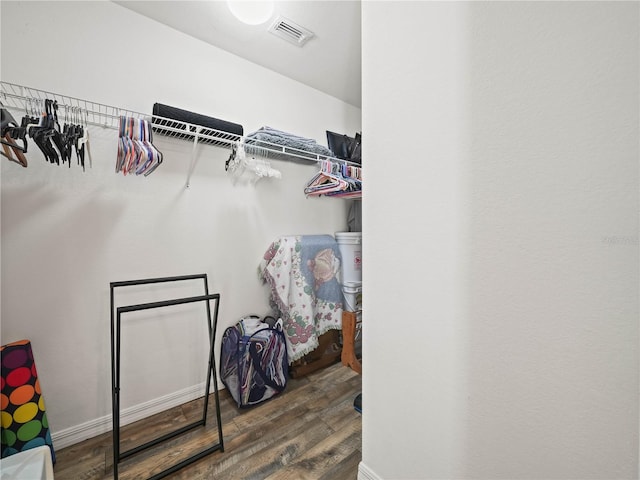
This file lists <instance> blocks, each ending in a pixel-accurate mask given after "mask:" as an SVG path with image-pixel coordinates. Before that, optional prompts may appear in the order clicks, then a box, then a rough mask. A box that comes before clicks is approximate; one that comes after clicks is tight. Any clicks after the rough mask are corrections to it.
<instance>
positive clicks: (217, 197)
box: [0, 2, 360, 448]
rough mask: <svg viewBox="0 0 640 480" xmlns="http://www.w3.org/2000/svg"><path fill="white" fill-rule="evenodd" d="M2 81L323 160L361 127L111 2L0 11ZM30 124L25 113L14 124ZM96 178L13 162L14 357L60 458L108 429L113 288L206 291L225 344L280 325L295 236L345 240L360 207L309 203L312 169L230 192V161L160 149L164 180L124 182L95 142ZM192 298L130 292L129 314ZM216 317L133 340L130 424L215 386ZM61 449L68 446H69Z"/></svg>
mask: <svg viewBox="0 0 640 480" xmlns="http://www.w3.org/2000/svg"><path fill="white" fill-rule="evenodd" d="M1 14H2V63H1V67H2V71H1V74H2V80H4V81H8V82H14V83H19V84H22V85H26V86H30V87H34V88H40V89H43V90H48V91H52V92H56V93H60V94H64V95H70V96H74V97H79V98H83V99H89V100H92V101H96V102H102V103H106V104H110V105H115V106H119V107H122V108H128V109H131V110H134V111H141V112H149V113H150V112H151V108H152V105H153V103H154V102H161V103H166V104H169V105H174V106H177V107H181V108H185V109H188V110H192V111H195V112H198V113H203V114H208V115H211V116H215V117H218V118H222V119H226V120H229V121H233V122H237V123H241V124H243V125H244V127H245V132H247V133H248V132H251V131H253V130H255V129H257V128H259V127H261V126H263V125H269V126H272V127H275V128H279V129H282V130H286V131H290V132H292V133H296V134H298V135H302V136H307V137H310V138H316V139H318V140H319V141H320V142H321V143H324V137H325V130H327V129H328V130H333V131H345V132H348V131H356V130H357V129H359V127H360V110H359V109H356V108H354V107H352V106H349V105H347V104H345V103H343V102H341V101H338V100H337V99H335V98H332V97H329V96H327V95H325V94H322V93H320V92H319V91H317V90H313V89H311V88H308V87H306V86H304V85H302V84H299V83H297V82H295V81H292V80H290V79H287V78H284V77H282V76H280V75H278V74H276V73H274V72H272V71H269V70H266V69H264V68H262V67H258V66H256V65H254V64H251V63H248V62H246V61H244V60H242V59H240V58H238V57H235V56H233V55H230V54H228V53H226V52H224V51H222V50H219V49H216V48H214V47H211V46H209V45H207V44H205V43H203V42H200V41H198V40H195V39H193V38H191V37H188V36H186V35H183V34H181V33H179V32H177V31H174V30H171V29H169V28H168V27H165V26H163V25H161V24H158V23H155V22H153V21H151V20H148V19H145V18H144V17H141V16H139V15H137V14H135V13H133V12H131V11H129V10H127V9H124V8H122V7H120V6H118V5H116V4H113V3H110V2H2V4H1ZM18 115H19V112H18ZM90 135H91V151H92V154H93V167H92V168H90V169H88V171H87V172H84V173H83V172H82V171H81V169H79V168H78V167H77V166H75V165H74V166H72V167H71V168H70V169H69V168H67V167H56V166H53V165H49V164H47V163H46V162H45V161H44V159H43V157H42V155H41V154H40V153H39V152H38V150H37V148H36V147H35V145H33V144H31V145H30V150H29V153H28V159H29V167H28V168H27V169H22V168H21V167H19V166H17V165H15V164H13V163H10V162H8V161H6V160H3V161H2V162H0V163H1V169H2V170H1V174H2V330H1V334H2V339H1V341H2V343H3V344H4V343H8V342H10V341H15V340H18V339H21V338H29V339H30V340H31V341H32V344H33V348H34V354H35V358H36V363H37V365H38V370H39V376H40V380H41V383H42V388H43V393H44V397H45V400H46V404H47V413H48V417H49V421H50V425H51V428H52V431H53V435H54V442H55V444H56V447H58V448H60V447H61V446H64V445H66V444H68V443H71V442H74V441H76V440H79V439H80V438H77V437H78V435H77V433H78V431H81V430H82V429H86V431H87V432H86V435H93V434H95V433H96V432H97V431H99V430H101V429H102V430H104V429H109V428H110V421H109V418H108V414H109V413H110V411H111V410H110V409H111V377H110V347H109V338H110V333H109V282H112V281H120V280H130V279H137V278H147V277H155V276H168V275H181V274H190V273H207V274H208V275H209V284H210V291H212V292H219V293H220V294H221V295H222V303H221V310H220V320H219V326H218V341H217V342H216V356H218V352H219V339H220V337H221V335H222V332H223V330H224V329H225V328H226V327H228V326H230V325H232V324H233V323H235V322H236V321H237V320H238V319H239V318H240V317H241V316H242V315H244V314H247V313H259V314H266V313H267V312H268V311H269V307H268V300H267V296H268V291H267V289H266V288H265V287H263V286H262V285H261V284H260V282H259V281H258V278H257V274H256V271H257V266H258V263H259V261H260V259H261V256H262V254H263V253H264V251H265V250H266V249H267V247H268V246H269V244H270V242H271V241H272V240H274V239H275V238H277V237H278V236H281V235H288V234H316V233H333V232H335V231H340V230H344V229H345V228H346V210H347V205H348V203H347V202H346V201H344V200H336V199H333V200H331V199H318V198H310V199H306V198H305V197H304V194H303V187H304V184H305V183H306V181H307V180H308V179H310V178H311V176H312V175H313V174H314V173H315V172H316V171H317V167H316V166H314V165H300V164H293V163H287V162H279V161H273V162H272V164H273V166H274V167H275V168H277V169H279V170H281V172H282V175H283V179H282V180H281V181H278V180H261V181H260V182H259V183H257V185H256V186H255V187H251V186H248V185H246V184H237V185H233V183H232V181H231V180H230V178H229V177H228V176H227V174H226V173H225V171H224V162H225V160H226V159H227V157H228V155H229V151H228V150H225V149H220V148H216V147H211V146H201V147H200V148H199V154H198V163H197V165H196V168H195V172H194V174H193V176H192V178H191V186H190V188H189V189H186V188H185V181H186V179H187V172H188V170H189V161H190V158H189V155H190V153H191V144H189V143H187V142H182V141H176V140H168V139H166V138H161V137H156V141H155V144H156V146H157V147H158V148H159V149H160V150H162V151H163V153H164V154H165V161H164V163H163V165H162V166H161V167H160V168H159V169H158V170H157V171H156V172H155V173H154V174H153V175H151V176H150V177H148V178H142V177H130V176H129V177H123V176H121V175H116V174H115V173H114V166H115V158H116V145H117V132H116V131H114V130H111V129H101V128H92V129H91V131H90ZM201 292H202V290H201V287H200V284H190V285H187V286H186V287H185V288H180V289H168V288H166V287H154V288H140V289H137V290H134V291H133V292H132V293H126V294H125V292H124V291H121V293H120V294H118V296H117V297H116V300H117V302H118V304H119V305H122V304H126V303H132V302H139V301H152V300H158V299H163V298H166V297H167V296H173V295H180V296H185V295H188V296H190V295H197V294H200V293H201ZM203 312H204V310H203V307H202V305H200V306H198V307H191V308H182V309H176V310H175V313H170V312H169V311H166V312H164V311H163V312H153V313H154V314H155V313H157V315H152V314H150V313H148V312H147V313H145V314H138V315H132V316H131V317H129V320H128V321H127V322H128V323H127V327H126V328H128V330H126V331H124V344H123V360H122V361H123V379H122V387H123V392H122V404H123V408H124V409H131V408H133V407H135V406H136V405H140V404H146V403H145V402H150V401H153V400H156V399H158V398H166V397H167V396H169V397H170V396H171V395H174V394H176V392H178V393H180V392H184V391H185V390H186V391H190V390H189V389H190V388H191V387H192V386H193V385H198V384H199V383H200V382H202V381H203V380H204V372H205V370H204V367H205V351H206V340H205V339H206V333H205V332H206V330H205V327H204V324H203V323H202V321H201V319H202V318H203V315H204V313H203ZM56 439H57V440H56Z"/></svg>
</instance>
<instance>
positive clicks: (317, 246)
mask: <svg viewBox="0 0 640 480" xmlns="http://www.w3.org/2000/svg"><path fill="white" fill-rule="evenodd" d="M340 261H341V259H340V250H339V249H338V244H337V243H336V241H335V239H334V238H333V237H332V236H331V235H303V236H286V237H280V238H279V239H278V240H276V241H274V242H273V243H272V244H271V245H270V246H269V248H268V249H267V251H266V252H265V254H264V257H263V259H262V261H261V262H260V266H259V267H258V273H259V276H260V278H261V279H262V280H263V281H264V282H267V283H268V284H269V286H270V288H271V296H270V300H271V303H272V306H274V308H276V309H277V310H278V311H279V313H280V316H281V317H282V319H283V321H284V332H285V336H286V338H287V353H288V356H289V363H293V362H294V361H295V360H298V359H299V358H301V357H303V356H304V355H306V354H308V353H310V352H312V351H313V350H314V349H315V348H316V347H317V346H318V336H320V335H322V334H323V333H325V332H327V331H328V330H331V329H335V330H340V329H341V328H342V302H343V296H342V288H341V286H340V283H339V282H338V279H337V276H338V274H339V272H340Z"/></svg>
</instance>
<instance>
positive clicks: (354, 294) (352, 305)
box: [342, 282, 362, 312]
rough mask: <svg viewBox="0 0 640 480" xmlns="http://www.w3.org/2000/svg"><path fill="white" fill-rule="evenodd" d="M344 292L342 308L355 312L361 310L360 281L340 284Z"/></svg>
mask: <svg viewBox="0 0 640 480" xmlns="http://www.w3.org/2000/svg"><path fill="white" fill-rule="evenodd" d="M342 293H343V294H344V305H343V310H345V311H347V312H357V311H359V310H362V282H345V283H344V284H343V285H342Z"/></svg>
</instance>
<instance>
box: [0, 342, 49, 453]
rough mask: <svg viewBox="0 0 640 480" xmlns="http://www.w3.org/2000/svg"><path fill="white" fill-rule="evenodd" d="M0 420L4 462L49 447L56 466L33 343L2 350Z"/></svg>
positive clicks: (7, 346) (0, 356) (6, 346)
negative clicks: (34, 449)
mask: <svg viewBox="0 0 640 480" xmlns="http://www.w3.org/2000/svg"><path fill="white" fill-rule="evenodd" d="M0 358H1V362H2V377H1V379H0V383H1V386H2V388H1V391H2V393H1V394H0V404H1V405H0V406H1V408H0V410H1V411H0V420H1V424H2V433H1V434H0V440H1V444H2V458H4V457H8V456H9V455H13V454H14V453H18V452H22V451H24V450H29V449H30V448H35V447H39V446H41V445H48V446H49V448H50V449H51V457H52V459H53V461H54V462H55V453H54V451H53V442H52V441H51V433H50V431H49V422H48V421H47V413H46V412H45V408H44V398H43V397H42V392H41V391H40V382H39V381H38V372H37V371H36V364H35V362H34V360H33V352H32V351H31V342H30V341H29V340H20V341H18V342H14V343H10V344H8V345H4V346H2V347H0Z"/></svg>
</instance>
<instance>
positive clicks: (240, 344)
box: [220, 315, 289, 408]
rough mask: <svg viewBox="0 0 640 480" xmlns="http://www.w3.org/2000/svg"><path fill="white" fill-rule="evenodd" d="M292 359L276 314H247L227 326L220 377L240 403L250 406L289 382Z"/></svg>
mask: <svg viewBox="0 0 640 480" xmlns="http://www.w3.org/2000/svg"><path fill="white" fill-rule="evenodd" d="M288 368H289V360H288V357H287V345H286V340H285V337H284V334H283V332H282V324H281V322H280V321H278V322H276V321H275V319H274V318H273V317H265V318H264V319H263V320H260V317H258V316H257V315H250V316H248V317H244V318H243V319H242V320H240V321H239V322H238V323H237V324H235V325H234V326H232V327H229V328H227V329H226V330H225V332H224V335H223V337H222V349H221V352H220V379H221V380H222V383H224V385H225V386H226V387H227V389H228V390H229V392H230V393H231V395H232V396H233V399H234V400H235V401H236V403H237V404H238V407H240V408H244V407H250V406H252V405H256V404H258V403H261V402H264V401H265V400H268V399H270V398H272V397H274V396H275V395H277V394H279V393H281V392H282V391H283V390H284V389H285V387H286V386H287V380H288V377H289V375H288Z"/></svg>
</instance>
